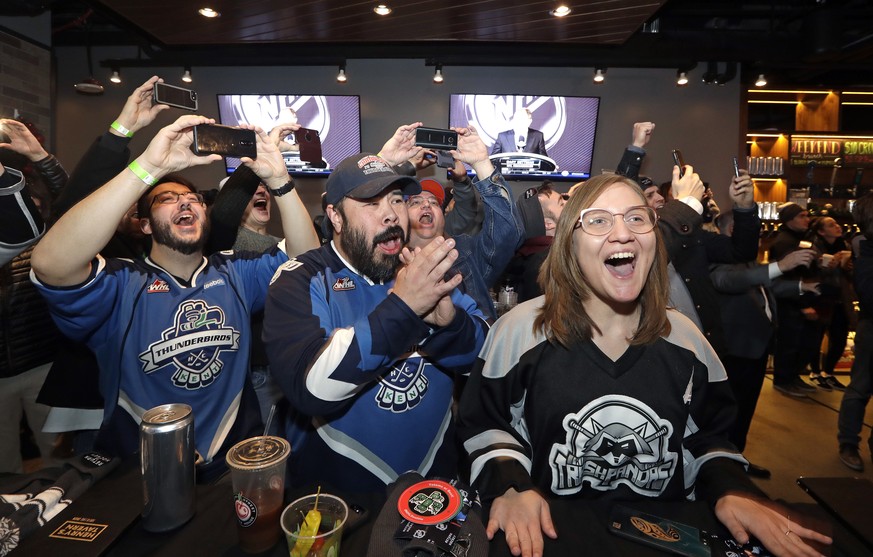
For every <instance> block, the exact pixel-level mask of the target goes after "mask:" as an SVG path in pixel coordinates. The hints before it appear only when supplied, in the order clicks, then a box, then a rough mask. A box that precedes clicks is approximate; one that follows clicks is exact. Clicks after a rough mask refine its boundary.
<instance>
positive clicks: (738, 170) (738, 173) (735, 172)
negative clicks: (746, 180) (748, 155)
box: [731, 157, 740, 178]
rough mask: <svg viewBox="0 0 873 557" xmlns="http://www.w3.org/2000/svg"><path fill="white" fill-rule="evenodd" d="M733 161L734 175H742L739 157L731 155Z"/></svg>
mask: <svg viewBox="0 0 873 557" xmlns="http://www.w3.org/2000/svg"><path fill="white" fill-rule="evenodd" d="M731 163H732V164H733V165H734V176H736V177H737V178H739V177H740V165H739V163H738V162H737V158H736V157H731Z"/></svg>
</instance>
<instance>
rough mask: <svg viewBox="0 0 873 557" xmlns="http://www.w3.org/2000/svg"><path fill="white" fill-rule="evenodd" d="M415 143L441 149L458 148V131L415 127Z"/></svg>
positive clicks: (419, 145)
mask: <svg viewBox="0 0 873 557" xmlns="http://www.w3.org/2000/svg"><path fill="white" fill-rule="evenodd" d="M415 145H416V146H418V147H426V148H428V149H436V150H439V151H451V150H452V149H457V148H458V132H455V131H452V130H444V129H439V128H425V127H419V128H416V129H415Z"/></svg>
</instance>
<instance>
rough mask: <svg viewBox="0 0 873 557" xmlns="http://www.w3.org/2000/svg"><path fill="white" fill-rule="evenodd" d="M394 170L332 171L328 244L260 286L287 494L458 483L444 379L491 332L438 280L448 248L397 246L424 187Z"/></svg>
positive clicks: (369, 166)
mask: <svg viewBox="0 0 873 557" xmlns="http://www.w3.org/2000/svg"><path fill="white" fill-rule="evenodd" d="M414 127H415V126H408V128H409V129H408V130H404V128H405V127H401V130H404V131H403V133H402V134H401V133H400V131H398V134H400V135H403V136H404V137H406V135H409V134H407V133H406V132H410V133H412V130H414ZM411 138H412V135H409V137H408V139H409V141H410V145H411ZM384 152H385V151H384V150H383V153H384ZM399 160H405V159H404V158H402V157H401V158H400V159H399ZM394 162H395V161H393V160H386V159H383V158H382V157H379V156H377V155H373V154H368V153H360V154H358V155H355V156H353V157H350V158H347V159H346V160H344V161H343V162H342V163H340V164H339V166H337V168H336V169H335V170H334V172H333V174H331V176H330V178H329V179H328V181H327V194H326V203H327V209H326V214H327V218H328V219H329V223H330V226H331V228H332V232H333V240H332V241H331V242H330V243H328V244H325V245H324V246H322V247H320V248H318V249H315V250H312V251H309V252H307V253H305V254H303V255H301V256H299V257H297V258H296V259H292V260H290V261H288V262H287V263H286V264H284V265H283V266H282V267H281V268H280V272H279V273H277V276H276V277H275V279H274V282H273V284H272V285H271V287H270V291H269V294H268V298H267V306H266V310H265V319H264V343H265V345H266V347H267V356H268V357H269V360H270V365H271V372H272V374H273V378H274V379H275V380H276V382H277V383H278V384H279V386H280V387H281V389H282V391H283V392H284V393H285V395H286V396H287V397H288V399H289V400H290V402H291V407H292V408H293V410H294V413H293V414H292V415H289V416H288V418H287V419H286V423H285V425H286V435H287V436H288V439H289V440H290V441H291V442H292V451H291V455H292V456H291V461H290V462H289V465H288V470H289V478H288V481H289V482H291V484H290V485H304V484H307V483H312V484H315V483H322V484H323V483H327V484H329V485H332V486H334V487H336V488H340V489H348V490H352V491H374V490H378V489H384V487H385V485H387V484H389V483H391V482H393V481H394V480H396V479H397V477H398V476H399V475H400V474H402V473H404V472H406V471H408V470H416V471H418V472H419V473H420V474H422V475H428V474H432V475H438V476H445V477H451V476H455V475H456V473H457V462H458V461H457V456H456V454H455V440H454V438H455V436H454V423H453V422H454V420H453V416H452V391H453V388H454V379H455V375H457V374H466V373H467V372H468V369H469V367H470V365H471V364H472V363H473V361H474V360H475V358H476V354H478V352H479V349H480V348H481V347H482V344H483V342H484V339H485V333H486V329H487V324H486V322H485V320H484V318H483V315H482V313H481V312H480V311H479V309H478V308H477V306H476V303H475V302H474V301H473V299H472V298H470V297H469V296H467V295H465V294H462V293H461V292H460V291H459V290H457V286H458V285H459V284H461V281H462V279H463V277H462V276H461V275H460V274H454V275H451V274H449V275H450V276H451V278H447V273H448V271H449V270H450V269H451V267H452V265H453V263H454V262H455V261H456V260H457V258H458V252H457V250H456V249H454V248H455V242H454V240H451V239H444V238H442V237H437V238H434V240H433V241H431V242H430V243H429V244H428V245H427V246H425V247H424V248H419V249H413V250H412V251H410V249H409V248H405V247H404V246H405V245H406V242H407V240H408V234H409V217H408V214H407V206H406V202H405V200H404V196H409V195H418V194H420V193H421V186H420V185H419V183H418V181H417V180H416V179H415V178H411V177H408V176H401V175H398V174H397V173H396V172H395V171H394V169H393V168H392V166H391V165H392V164H393V163H394Z"/></svg>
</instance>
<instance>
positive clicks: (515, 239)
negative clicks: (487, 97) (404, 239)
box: [406, 127, 524, 319]
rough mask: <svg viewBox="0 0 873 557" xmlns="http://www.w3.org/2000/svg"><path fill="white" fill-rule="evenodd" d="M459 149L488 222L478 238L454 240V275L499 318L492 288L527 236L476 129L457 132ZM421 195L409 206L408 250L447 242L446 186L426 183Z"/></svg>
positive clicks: (458, 168) (459, 165)
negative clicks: (439, 240) (442, 240)
mask: <svg viewBox="0 0 873 557" xmlns="http://www.w3.org/2000/svg"><path fill="white" fill-rule="evenodd" d="M457 131H458V146H459V147H460V152H462V153H463V158H464V161H463V162H468V163H469V164H470V166H472V167H473V171H474V172H476V176H477V177H478V178H479V180H478V181H477V182H476V183H475V184H474V187H475V188H476V190H477V191H478V192H479V195H480V197H481V199H482V210H483V215H484V219H483V221H482V228H481V230H480V231H479V232H478V233H477V234H476V235H474V236H471V235H469V234H458V235H456V236H454V237H453V238H454V240H455V244H456V246H457V250H458V260H457V261H456V262H455V264H454V265H453V266H452V272H453V273H455V272H457V273H460V274H461V276H463V277H464V289H465V290H466V292H467V294H469V295H470V297H471V298H473V299H474V300H476V303H477V304H478V305H479V309H481V310H482V313H484V314H485V315H487V316H488V317H490V318H491V319H495V318H496V313H495V311H494V304H493V303H492V302H491V296H490V295H489V293H488V289H489V288H490V287H491V286H493V285H494V284H495V283H496V282H497V279H499V278H500V275H501V273H503V270H504V269H505V268H506V265H507V264H508V263H509V260H510V259H512V256H513V254H514V253H515V250H516V248H518V246H519V245H520V244H521V242H522V240H523V236H524V225H523V223H522V221H521V218H520V217H519V216H518V214H517V210H516V209H515V207H514V204H513V202H512V196H511V194H510V191H509V187H508V186H507V185H506V182H505V181H504V179H503V176H502V175H501V174H500V173H499V172H495V170H494V166H493V165H492V164H491V161H490V160H489V158H488V148H487V147H486V146H485V143H483V142H482V139H481V138H480V137H479V134H478V133H477V132H476V129H475V128H473V127H470V128H462V129H458V130H457ZM463 162H462V161H460V160H456V161H455V169H454V170H453V174H454V175H455V176H460V175H463V173H464V172H465V170H464V164H463ZM421 187H422V191H421V193H419V194H416V195H413V196H411V197H409V198H408V199H407V201H406V206H407V211H408V213H409V248H410V249H415V248H424V247H425V246H427V245H428V244H430V243H431V242H432V241H433V240H434V239H435V238H438V237H443V236H445V228H446V217H445V214H444V213H443V209H442V200H441V199H440V197H441V196H444V195H445V194H444V193H443V190H442V186H440V184H439V183H438V182H436V181H434V180H422V181H421Z"/></svg>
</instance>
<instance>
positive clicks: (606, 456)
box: [549, 395, 678, 497]
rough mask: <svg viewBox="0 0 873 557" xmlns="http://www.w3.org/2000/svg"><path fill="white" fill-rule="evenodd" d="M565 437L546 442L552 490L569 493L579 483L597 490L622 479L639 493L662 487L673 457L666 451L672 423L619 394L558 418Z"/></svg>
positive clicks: (651, 492) (656, 492)
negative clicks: (549, 446)
mask: <svg viewBox="0 0 873 557" xmlns="http://www.w3.org/2000/svg"><path fill="white" fill-rule="evenodd" d="M563 425H564V430H565V431H566V434H567V437H566V441H565V442H564V443H563V444H561V443H555V444H554V445H552V450H551V453H550V454H549V465H550V466H551V468H552V491H553V492H554V493H556V494H558V495H572V494H574V493H578V492H579V491H581V489H582V482H583V481H584V482H588V484H589V485H590V486H591V487H592V488H593V489H596V490H598V491H609V490H612V489H615V488H617V487H618V486H619V485H621V484H624V485H626V486H627V487H629V488H630V489H632V490H633V491H635V492H636V493H639V494H640V495H643V496H645V497H656V496H658V495H660V494H661V493H663V491H664V489H665V488H666V487H667V483H668V482H669V481H670V478H672V477H673V472H674V471H675V469H676V464H677V462H678V454H677V453H675V452H672V451H669V450H668V446H667V443H668V441H669V440H670V436H671V435H672V434H673V426H672V424H671V423H670V422H669V421H667V420H663V419H660V418H659V417H658V415H657V414H656V413H655V412H654V411H653V410H652V409H651V408H650V407H649V406H647V405H646V404H644V403H643V402H641V401H639V400H637V399H635V398H631V397H627V396H622V395H608V396H603V397H600V398H598V399H596V400H594V401H592V402H590V403H589V404H587V405H586V406H585V407H584V408H582V410H580V411H579V412H578V413H577V414H568V415H567V416H565V417H564V420H563Z"/></svg>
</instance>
